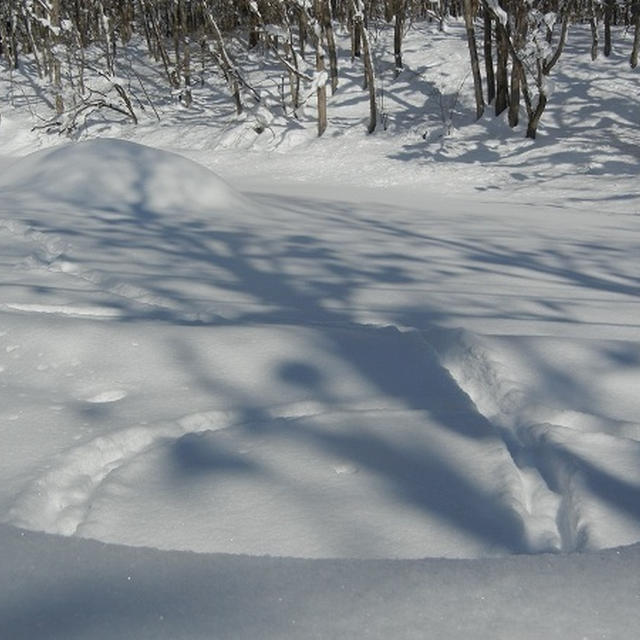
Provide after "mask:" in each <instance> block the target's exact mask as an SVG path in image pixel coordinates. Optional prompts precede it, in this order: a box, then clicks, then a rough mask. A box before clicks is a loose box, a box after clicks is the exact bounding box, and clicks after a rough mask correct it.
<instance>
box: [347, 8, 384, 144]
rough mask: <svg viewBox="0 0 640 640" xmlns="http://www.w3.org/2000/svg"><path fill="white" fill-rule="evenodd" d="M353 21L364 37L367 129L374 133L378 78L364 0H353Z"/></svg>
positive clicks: (376, 118) (376, 115)
mask: <svg viewBox="0 0 640 640" xmlns="http://www.w3.org/2000/svg"><path fill="white" fill-rule="evenodd" d="M352 6H353V21H354V25H358V27H359V29H360V34H361V37H362V48H363V53H364V77H365V84H366V88H367V89H368V90H369V125H368V126H367V131H368V132H369V133H373V132H374V131H375V130H376V127H377V125H378V106H377V104H376V78H375V68H374V66H373V57H372V55H371V46H370V44H369V34H368V32H367V28H366V27H365V25H364V3H363V2H362V0H352Z"/></svg>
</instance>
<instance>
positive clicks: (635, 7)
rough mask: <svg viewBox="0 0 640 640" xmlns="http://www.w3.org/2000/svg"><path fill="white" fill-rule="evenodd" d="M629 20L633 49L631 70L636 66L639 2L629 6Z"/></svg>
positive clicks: (638, 36) (639, 28)
mask: <svg viewBox="0 0 640 640" xmlns="http://www.w3.org/2000/svg"><path fill="white" fill-rule="evenodd" d="M631 19H632V20H633V47H632V48H631V56H630V58H629V64H630V65H631V68H632V69H635V68H636V67H637V66H638V49H640V0H634V2H633V4H632V5H631Z"/></svg>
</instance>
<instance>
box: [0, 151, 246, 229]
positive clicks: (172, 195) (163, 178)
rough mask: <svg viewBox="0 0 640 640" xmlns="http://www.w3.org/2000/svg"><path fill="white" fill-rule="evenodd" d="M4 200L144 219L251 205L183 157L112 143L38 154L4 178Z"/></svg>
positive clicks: (20, 162)
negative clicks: (131, 213)
mask: <svg viewBox="0 0 640 640" xmlns="http://www.w3.org/2000/svg"><path fill="white" fill-rule="evenodd" d="M0 190H2V191H3V192H4V193H5V195H7V194H9V195H17V194H21V195H23V196H24V195H28V196H29V198H30V199H31V200H32V201H33V200H38V199H39V200H41V201H42V200H44V201H51V200H52V201H54V202H59V203H65V204H67V205H73V206H77V207H79V213H80V212H81V211H82V210H86V208H87V207H88V206H89V207H91V208H95V209H100V210H107V211H132V210H133V211H136V212H137V213H138V215H139V216H140V217H142V218H144V217H145V216H149V215H154V214H158V213H165V214H173V215H176V214H182V213H183V212H185V211H199V212H203V213H207V212H208V213H214V212H219V211H220V210H226V211H233V210H234V209H238V208H244V207H245V206H246V201H245V200H244V199H243V198H242V196H240V194H239V193H237V192H235V191H234V190H233V189H232V188H231V187H229V185H227V184H226V183H225V182H224V181H223V180H221V179H220V178H218V177H217V176H216V175H215V174H213V173H212V172H211V171H209V170H207V169H205V168H204V167H202V166H201V165H199V164H197V163H195V162H192V161H190V160H187V159H185V158H183V157H182V156H179V155H176V154H173V153H169V152H166V151H160V150H158V149H152V148H150V147H146V146H143V145H139V144H136V143H133V142H126V141H124V140H115V139H109V138H103V139H97V140H88V141H84V142H77V143H71V144H67V145H63V146H60V147H55V148H53V149H45V150H43V151H37V152H35V153H32V154H30V155H28V156H26V157H24V158H21V159H19V160H17V161H16V162H14V163H13V164H12V165H11V166H10V167H8V168H7V169H5V171H4V172H3V174H2V176H0Z"/></svg>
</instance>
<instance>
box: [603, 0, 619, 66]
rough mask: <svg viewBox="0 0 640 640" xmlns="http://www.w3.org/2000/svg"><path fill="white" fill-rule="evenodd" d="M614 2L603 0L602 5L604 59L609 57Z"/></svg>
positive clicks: (612, 0) (613, 0)
mask: <svg viewBox="0 0 640 640" xmlns="http://www.w3.org/2000/svg"><path fill="white" fill-rule="evenodd" d="M615 8H616V7H615V0H605V3H604V49H603V53H604V55H605V57H606V58H608V57H609V56H610V55H611V21H612V20H613V17H614V11H615Z"/></svg>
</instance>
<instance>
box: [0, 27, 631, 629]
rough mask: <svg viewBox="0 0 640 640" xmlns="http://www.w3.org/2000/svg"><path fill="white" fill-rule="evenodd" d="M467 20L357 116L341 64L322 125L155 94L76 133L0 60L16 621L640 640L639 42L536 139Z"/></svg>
mask: <svg viewBox="0 0 640 640" xmlns="http://www.w3.org/2000/svg"><path fill="white" fill-rule="evenodd" d="M451 29H452V31H453V35H451V34H449V35H448V36H447V37H444V36H443V35H442V34H438V33H437V31H434V30H433V29H431V28H427V27H415V28H414V29H413V30H412V31H410V32H409V35H408V37H407V40H406V60H407V66H408V68H407V69H406V70H405V71H403V73H402V74H401V75H400V76H399V78H398V79H396V80H393V78H392V74H391V72H390V67H389V68H387V67H385V66H384V64H383V63H382V62H381V63H380V65H381V66H380V68H379V73H380V80H379V81H380V82H381V83H382V82H386V83H387V90H386V92H385V101H386V102H385V105H386V106H385V109H386V111H385V121H386V122H387V125H388V126H387V129H386V130H380V131H379V132H377V133H376V134H374V135H373V136H367V135H366V132H365V129H364V125H363V123H364V120H365V117H366V94H364V93H363V92H362V91H361V89H360V88H359V86H358V82H359V75H358V74H359V73H360V71H359V69H358V68H357V65H354V67H353V68H347V69H344V70H343V78H342V82H343V84H342V87H341V89H340V91H339V92H338V93H337V94H336V96H334V97H333V98H332V99H331V102H330V106H329V119H330V126H329V129H328V130H327V133H326V136H325V137H324V138H323V139H321V140H318V139H316V138H315V136H314V134H315V128H314V123H313V117H312V116H313V112H312V108H311V107H309V110H308V113H307V114H306V116H305V117H303V118H302V119H301V121H300V122H298V123H297V124H296V125H295V126H294V125H292V124H291V123H289V122H288V121H287V120H286V119H285V118H283V117H282V116H278V115H277V113H276V114H275V115H269V114H267V115H266V116H265V114H254V115H253V116H251V115H250V116H248V117H247V118H245V119H241V120H240V121H238V120H234V119H233V117H232V116H231V115H230V101H229V102H225V101H222V100H221V101H220V102H218V101H215V102H213V103H212V102H207V101H206V100H205V94H204V89H203V90H202V91H203V94H202V96H201V98H200V100H199V96H198V91H197V90H196V91H195V93H194V97H195V103H194V107H193V109H192V110H191V111H187V110H185V109H181V108H179V107H178V106H177V105H175V104H171V103H170V102H169V101H167V102H166V103H164V104H163V103H162V101H161V92H160V89H159V88H158V89H157V90H158V92H159V94H158V97H157V102H156V106H157V108H158V109H159V110H160V113H161V116H162V117H161V120H160V122H157V121H155V120H154V119H153V118H152V117H151V115H148V117H146V118H142V119H141V123H140V124H139V125H138V126H137V127H133V126H131V125H128V124H125V123H118V122H115V121H107V120H104V121H101V120H98V119H96V120H95V121H92V122H90V123H88V126H87V127H86V128H85V129H83V130H82V131H80V132H79V134H78V136H77V139H75V140H73V141H71V142H70V141H69V140H67V139H65V138H61V137H58V136H54V135H48V134H46V133H44V132H43V131H41V130H36V131H32V130H31V129H32V127H33V124H34V113H35V111H36V110H37V109H38V106H37V105H38V102H37V96H35V95H31V94H30V93H29V91H32V90H33V87H30V85H29V84H28V83H27V82H26V80H25V79H24V78H22V79H21V78H20V76H19V75H18V77H13V78H11V82H9V76H8V74H7V72H6V69H4V68H3V69H2V76H1V77H2V80H0V95H2V96H9V97H8V98H5V97H3V98H2V101H0V116H1V117H0V154H2V158H0V166H1V171H0V263H1V268H0V522H1V523H2V524H0V594H1V595H0V638H3V639H4V638H7V639H8V640H10V639H14V638H15V639H17V638H30V639H37V638H42V639H45V638H47V639H48V638H65V639H69V638H91V639H94V638H136V639H144V638H154V639H158V638H172V639H177V638H189V639H191V638H203V639H204V638H285V637H291V638H307V637H314V638H360V637H363V638H365V637H366V638H452V639H456V638H487V639H488V638H504V639H519V638H523V639H526V638H531V639H542V638H563V639H574V638H575V639H581V640H582V639H587V638H588V639H595V638H615V639H626V638H629V639H631V638H635V637H637V634H638V629H640V613H639V611H640V544H638V543H639V542H640V418H639V417H638V416H639V415H640V393H638V391H639V390H640V271H639V270H638V264H639V263H640V193H639V191H638V181H637V174H638V168H639V165H640V133H639V127H638V125H639V124H640V122H639V120H640V115H639V114H640V111H638V108H637V104H638V97H639V96H638V85H637V71H635V72H632V71H630V70H629V69H628V66H627V64H626V58H625V56H626V51H627V49H628V46H629V43H628V41H626V40H625V36H624V34H622V33H620V34H619V51H616V52H615V53H614V55H613V56H612V57H611V58H610V59H608V60H605V59H599V60H597V61H596V62H594V63H592V62H591V61H590V59H589V57H588V55H587V48H586V47H584V43H583V42H582V41H581V38H582V37H583V36H584V34H581V33H580V32H578V33H577V34H576V36H575V38H574V39H572V40H571V42H570V43H569V47H568V52H567V53H566V54H565V56H564V57H563V58H562V59H561V61H560V63H559V68H558V72H557V74H556V75H555V76H554V79H555V84H556V87H555V92H554V95H553V96H552V100H551V102H550V105H549V108H548V112H547V113H546V114H545V116H544V118H543V125H542V127H541V130H540V137H539V139H538V140H537V141H535V142H532V141H528V140H525V139H524V138H523V137H522V136H523V129H519V130H517V131H515V132H513V131H511V130H510V129H509V128H508V127H507V125H506V124H505V122H504V120H503V119H502V118H499V119H494V118H493V116H492V114H490V113H489V112H487V114H486V115H485V117H484V118H483V119H482V120H481V121H480V122H478V123H473V119H472V112H473V105H472V96H471V88H470V86H469V80H466V81H465V74H466V69H465V64H466V60H467V55H468V54H467V51H466V46H465V45H464V40H463V39H462V30H461V29H460V26H459V25H452V27H451ZM383 36H384V34H382V35H381V36H380V38H381V40H380V41H379V43H378V46H379V47H380V48H381V47H382V45H383V42H382V38H383ZM626 37H628V36H626ZM425 43H427V44H426V45H425ZM445 61H446V62H447V64H446V65H445V64H444V63H445ZM260 73H263V74H266V72H265V71H264V70H260V69H256V71H255V77H254V78H253V80H254V81H255V82H256V83H259V82H260V77H261V76H260ZM265 77H266V76H265ZM266 85H267V83H266V81H265V86H266ZM16 87H19V88H20V91H18V89H17V88H16ZM461 87H462V88H461ZM489 111H490V110H489ZM252 117H260V118H263V119H264V118H267V120H268V125H269V126H268V127H267V128H266V130H265V132H264V133H262V134H261V135H258V134H256V133H255V131H254V130H253V127H252V120H251V118H252ZM194 552H198V553H194Z"/></svg>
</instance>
